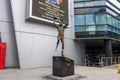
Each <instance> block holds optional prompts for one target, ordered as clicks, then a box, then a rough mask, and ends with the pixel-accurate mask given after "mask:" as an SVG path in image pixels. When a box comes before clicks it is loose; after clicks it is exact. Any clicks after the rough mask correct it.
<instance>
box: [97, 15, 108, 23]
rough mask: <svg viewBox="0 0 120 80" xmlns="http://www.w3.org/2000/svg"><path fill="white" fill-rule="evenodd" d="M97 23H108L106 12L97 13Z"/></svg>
mask: <svg viewBox="0 0 120 80" xmlns="http://www.w3.org/2000/svg"><path fill="white" fill-rule="evenodd" d="M95 17H96V18H95V19H96V24H106V23H107V20H106V18H107V17H106V14H95Z"/></svg>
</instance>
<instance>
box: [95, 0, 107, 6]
mask: <svg viewBox="0 0 120 80" xmlns="http://www.w3.org/2000/svg"><path fill="white" fill-rule="evenodd" d="M95 5H96V6H99V5H105V1H95Z"/></svg>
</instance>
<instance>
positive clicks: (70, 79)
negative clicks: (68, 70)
mask: <svg viewBox="0 0 120 80" xmlns="http://www.w3.org/2000/svg"><path fill="white" fill-rule="evenodd" d="M43 78H44V79H47V80H81V79H83V78H86V77H84V76H80V75H78V74H75V75H72V76H67V77H58V76H54V75H52V74H51V75H47V76H45V77H43Z"/></svg>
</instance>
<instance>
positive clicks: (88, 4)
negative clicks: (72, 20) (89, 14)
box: [85, 1, 94, 6]
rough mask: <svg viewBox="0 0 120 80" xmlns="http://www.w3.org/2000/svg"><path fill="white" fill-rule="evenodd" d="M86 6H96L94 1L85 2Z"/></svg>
mask: <svg viewBox="0 0 120 80" xmlns="http://www.w3.org/2000/svg"><path fill="white" fill-rule="evenodd" d="M85 6H94V1H91V2H85Z"/></svg>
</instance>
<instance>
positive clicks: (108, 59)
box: [85, 57, 120, 67]
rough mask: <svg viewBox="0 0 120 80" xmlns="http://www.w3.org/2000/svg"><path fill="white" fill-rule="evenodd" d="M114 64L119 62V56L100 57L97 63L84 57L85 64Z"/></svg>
mask: <svg viewBox="0 0 120 80" xmlns="http://www.w3.org/2000/svg"><path fill="white" fill-rule="evenodd" d="M114 64H120V57H101V58H99V62H98V63H92V62H91V61H90V60H89V59H85V66H91V67H105V66H110V65H114Z"/></svg>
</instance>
